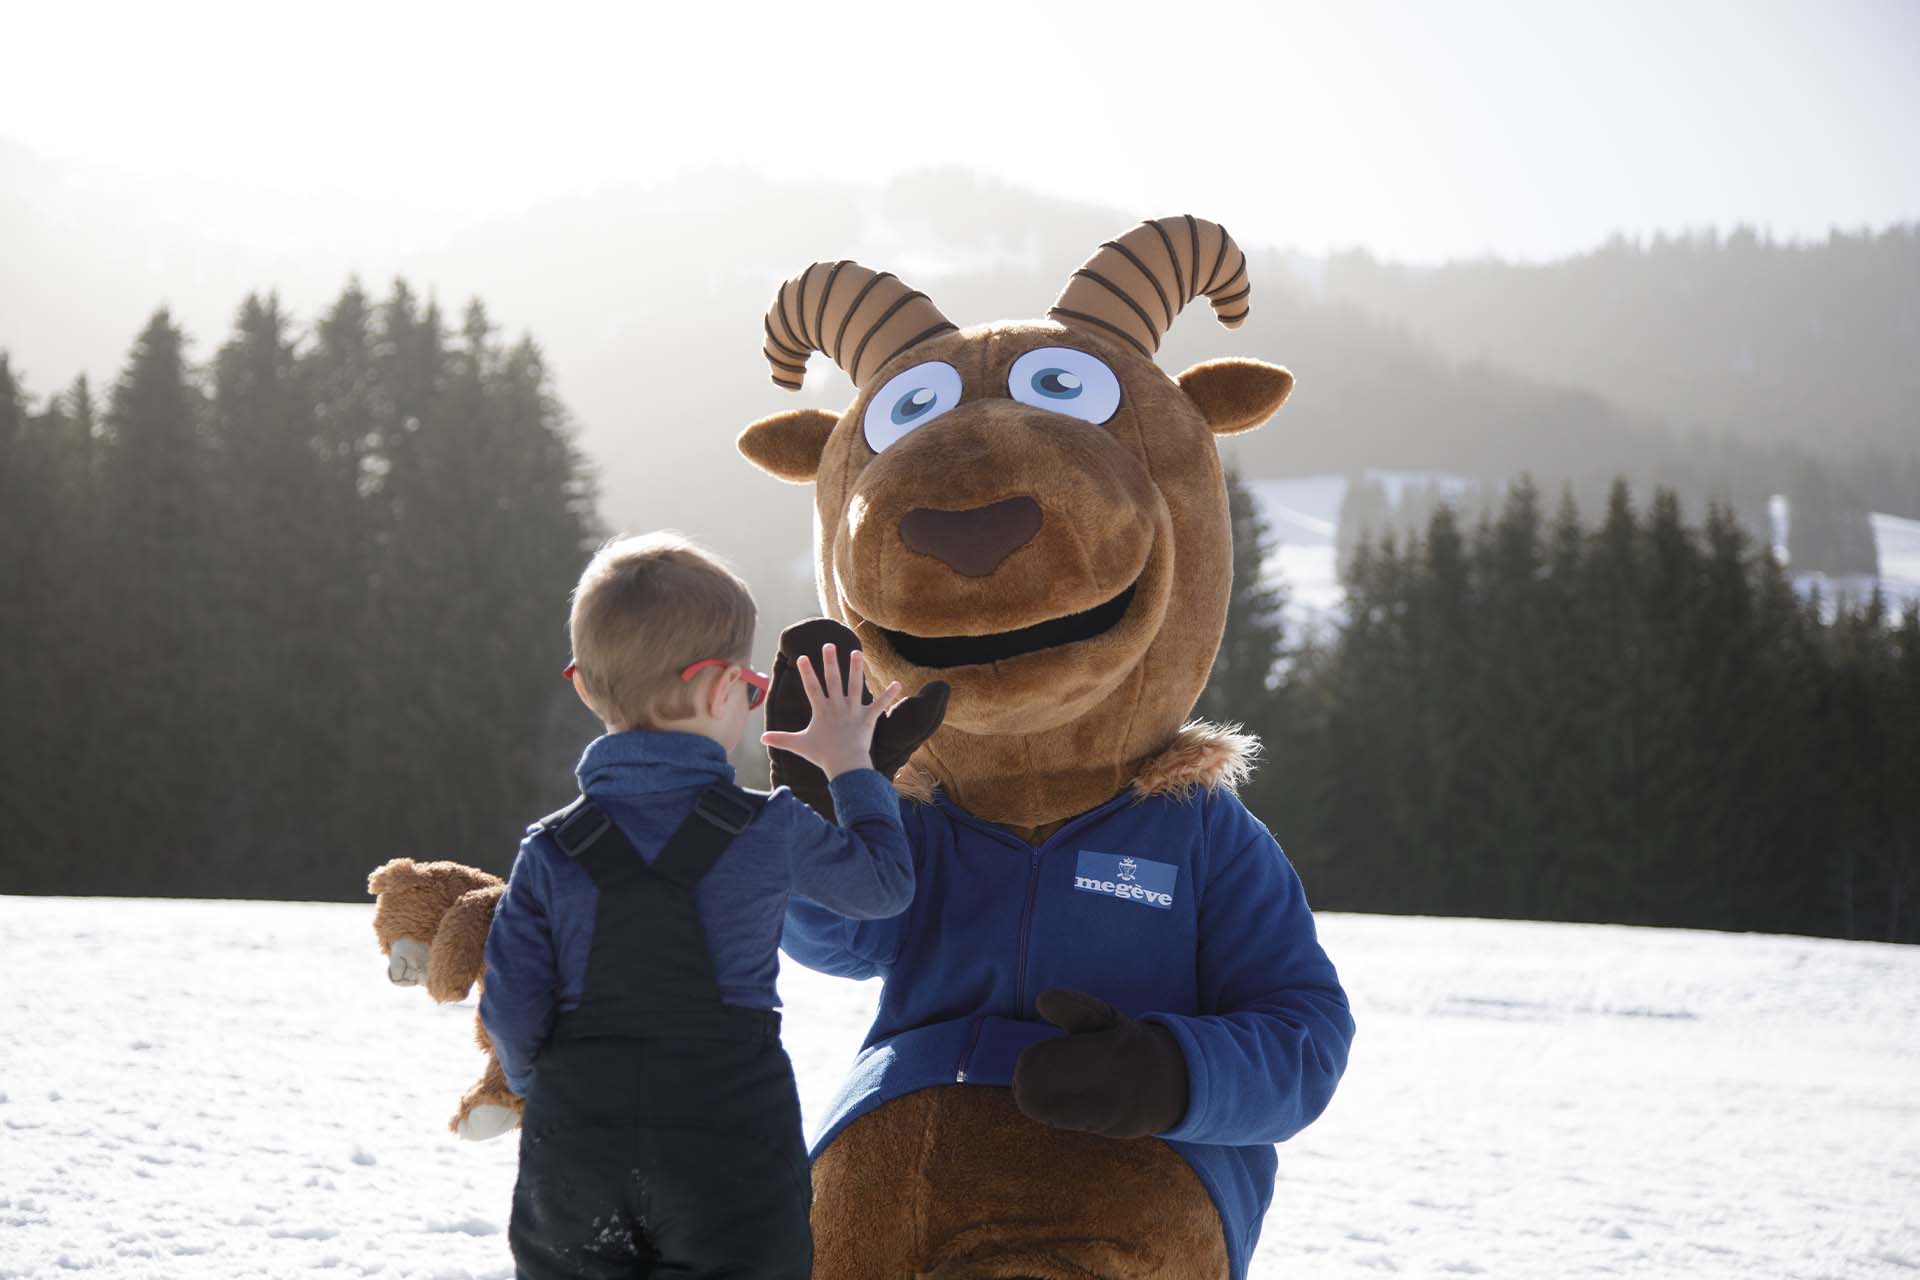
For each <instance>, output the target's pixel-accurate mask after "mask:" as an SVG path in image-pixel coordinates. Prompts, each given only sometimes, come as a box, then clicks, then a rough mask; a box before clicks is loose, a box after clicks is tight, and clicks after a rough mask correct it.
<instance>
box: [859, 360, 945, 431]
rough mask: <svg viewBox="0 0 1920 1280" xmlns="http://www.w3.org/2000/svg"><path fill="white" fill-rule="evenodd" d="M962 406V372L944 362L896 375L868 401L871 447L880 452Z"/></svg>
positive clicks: (919, 366) (937, 361) (917, 367)
mask: <svg viewBox="0 0 1920 1280" xmlns="http://www.w3.org/2000/svg"><path fill="white" fill-rule="evenodd" d="M959 403H960V371H959V370H958V369H956V368H954V367H953V366H952V365H950V364H947V363H945V362H944V361H940V360H929V361H927V362H926V363H925V364H917V365H915V366H913V368H911V369H908V370H906V371H904V372H902V373H896V374H894V375H893V376H892V377H891V378H888V379H887V382H886V385H885V386H883V387H881V388H880V390H879V391H877V392H875V393H874V397H873V399H872V400H870V401H868V402H867V416H866V421H865V426H866V433H867V446H868V447H869V448H870V449H872V450H873V451H874V452H875V453H880V452H882V451H884V450H885V449H886V447H887V446H888V445H890V444H894V443H896V442H898V441H899V439H900V437H902V436H904V435H906V434H907V433H908V432H909V431H912V430H913V429H914V428H915V427H923V426H925V425H926V424H927V423H929V422H932V421H933V420H934V419H935V418H937V417H939V416H940V415H941V414H943V413H945V412H946V411H947V410H949V409H951V408H953V407H954V406H955V405H957V404H959Z"/></svg>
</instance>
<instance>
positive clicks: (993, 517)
mask: <svg viewBox="0 0 1920 1280" xmlns="http://www.w3.org/2000/svg"><path fill="white" fill-rule="evenodd" d="M1039 532H1040V504H1039V503H1037V502H1035V501H1034V500H1033V499H1032V498H1028V497H1019V498H1008V499H1006V500H1005V501H1003V502H993V503H989V504H988V505H986V506H984V507H970V508H968V509H967V510H965V511H935V510H933V509H932V508H929V507H915V508H914V509H913V510H911V511H909V512H907V514H905V515H904V516H901V517H900V540H901V541H902V542H904V543H906V544H907V546H908V547H910V548H911V549H913V550H915V551H919V552H922V553H923V554H926V555H930V556H933V557H934V558H935V559H938V560H941V561H944V562H945V563H946V565H947V566H948V567H949V568H951V569H952V570H953V571H954V572H955V573H963V574H965V575H966V576H967V577H969V578H984V577H986V576H987V575H988V574H990V573H992V572H993V571H994V570H995V569H998V568H999V567H1000V562H1001V561H1002V560H1005V559H1006V558H1007V557H1008V556H1010V555H1012V554H1013V553H1014V552H1016V551H1018V550H1019V549H1020V548H1022V547H1024V546H1026V545H1027V544H1028V543H1029V542H1032V541H1033V536H1034V535H1035V534H1037V533H1039Z"/></svg>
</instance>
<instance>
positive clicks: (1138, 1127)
mask: <svg viewBox="0 0 1920 1280" xmlns="http://www.w3.org/2000/svg"><path fill="white" fill-rule="evenodd" d="M1034 1003H1035V1004H1036V1005H1037V1006H1038V1007H1039V1010H1040V1016H1041V1017H1043V1018H1045V1019H1046V1020H1047V1021H1048V1022H1051V1023H1053V1025H1055V1026H1056V1027H1059V1028H1060V1029H1061V1030H1063V1031H1065V1032H1066V1033H1067V1035H1066V1036H1065V1037H1064V1038H1063V1039H1059V1040H1042V1041H1041V1042H1040V1043H1038V1044H1035V1045H1031V1046H1029V1047H1028V1048H1027V1049H1026V1050H1025V1051H1024V1052H1022V1053H1021V1055H1020V1060H1019V1061H1018V1062H1016V1063H1015V1064H1014V1067H1013V1101H1014V1104H1015V1105H1016V1106H1018V1107H1019V1108H1020V1110H1022V1111H1024V1112H1026V1113H1027V1114H1028V1115H1029V1116H1032V1117H1033V1118H1034V1119H1035V1120H1038V1121H1040V1122H1041V1123H1042V1124H1050V1125H1052V1126H1053V1127H1054V1128H1056V1129H1080V1130H1083V1131H1085V1132H1087V1133H1097V1134H1101V1135H1102V1136H1104V1137H1108V1138H1144V1137H1146V1136H1147V1135H1148V1134H1152V1133H1164V1132H1166V1131H1167V1130H1168V1129H1171V1128H1173V1126H1175V1125H1176V1124H1179V1123H1180V1117H1181V1116H1183V1115H1185V1114H1186V1112H1187V1060H1186V1057H1185V1055H1183V1054H1182V1053H1181V1052H1180V1044H1179V1042H1178V1041H1177V1040H1175V1039H1174V1038H1173V1032H1171V1031H1169V1030H1167V1029H1166V1028H1165V1027H1163V1026H1160V1025H1159V1024H1158V1023H1153V1022H1140V1021H1137V1020H1136V1019H1133V1018H1129V1017H1128V1016H1127V1015H1126V1014H1124V1013H1121V1012H1120V1011H1119V1010H1117V1009H1115V1008H1114V1007H1113V1006H1112V1005H1110V1004H1108V1003H1107V1002H1106V1001H1105V1000H1101V999H1099V998H1098V997H1096V996H1090V995H1086V994H1083V993H1082V992H1079V991H1066V990H1054V991H1043V992H1041V993H1040V996H1039V998H1038V999H1037V1000H1036V1001H1035V1002H1034Z"/></svg>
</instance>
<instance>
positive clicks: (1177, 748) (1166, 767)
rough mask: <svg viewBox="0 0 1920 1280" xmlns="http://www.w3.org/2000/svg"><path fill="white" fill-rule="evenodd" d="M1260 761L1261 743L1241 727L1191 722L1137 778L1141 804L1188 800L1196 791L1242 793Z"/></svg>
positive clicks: (1135, 785)
mask: <svg viewBox="0 0 1920 1280" xmlns="http://www.w3.org/2000/svg"><path fill="white" fill-rule="evenodd" d="M1259 757H1260V739H1258V738H1256V737H1254V736H1253V735H1252V734H1250V733H1242V732H1240V726H1239V725H1237V724H1228V725H1219V724H1209V723H1207V722H1206V721H1205V720H1189V721H1187V723H1186V724H1184V725H1181V726H1180V732H1178V733H1176V734H1175V735H1174V736H1173V741H1172V742H1171V743H1169V744H1168V745H1167V749H1166V750H1164V751H1162V752H1161V753H1160V754H1159V755H1157V756H1153V757H1151V758H1149V759H1148V760H1147V762H1146V763H1145V764H1143V765H1141V766H1140V772H1139V773H1137V774H1136V775H1134V779H1133V794H1134V798H1135V799H1137V800H1146V799H1150V798H1151V797H1154V796H1169V797H1173V798H1176V799H1185V798H1186V797H1188V796H1190V795H1192V794H1193V791H1194V788H1195V787H1203V788H1205V789H1206V790H1208V791H1220V790H1225V791H1228V792H1233V791H1238V790H1239V789H1240V786H1241V784H1242V783H1244V782H1246V780H1247V779H1248V778H1250V777H1252V776H1253V766H1254V763H1255V762H1256V761H1257V760H1258V759H1259Z"/></svg>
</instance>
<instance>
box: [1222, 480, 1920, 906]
mask: <svg viewBox="0 0 1920 1280" xmlns="http://www.w3.org/2000/svg"><path fill="white" fill-rule="evenodd" d="M1232 492H1233V497H1234V501H1233V522H1234V541H1235V557H1236V560H1235V584H1234V597H1233V600H1232V602H1231V605H1230V613H1229V619H1228V625H1227V631H1226V635H1225V637H1224V639H1223V642H1222V645H1221V655H1220V660H1219V661H1218V662H1217V663H1216V666H1215V669H1214V673H1213V677H1212V680H1211V682H1210V684H1209V686H1208V688H1207V691H1206V694H1205V696H1204V698H1203V700H1202V704H1201V711H1202V713H1203V714H1206V715H1208V716H1209V717H1212V718H1217V719H1222V720H1234V721H1239V722H1241V723H1243V724H1245V725H1246V726H1247V727H1248V728H1250V729H1252V730H1253V731H1254V732H1255V733H1257V734H1258V735H1259V736H1260V737H1261V739H1262V740H1263V742H1264V743H1265V747H1266V751H1265V759H1264V762H1263V765H1262V767H1261V768H1260V769H1259V770H1258V771H1257V772H1256V773H1255V775H1254V778H1253V781H1252V783H1251V784H1250V785H1249V787H1248V788H1247V789H1246V791H1245V792H1244V793H1243V797H1244V798H1245V799H1246V801H1247V803H1248V805H1249V807H1250V808H1252V809H1253V810H1254V812H1255V813H1257V814H1258V815H1260V817H1261V818H1262V819H1263V820H1264V821H1265V822H1266V823H1267V825H1268V826H1269V827H1270V828H1271V829H1272V830H1273V832H1274V834H1275V835H1276V836H1277V837H1278V838H1279V839H1280V841H1281V843H1282V844H1283V845H1284V846H1285V847H1286V848H1287V850H1288V851H1289V855H1290V856H1291V857H1292V858H1293V860H1294V862H1295V863H1296V865H1298V867H1299V868H1300V871H1301V874H1302V877H1303V878H1304V879H1305V881H1306V884H1307V888H1308V891H1309V894H1310V895H1311V897H1312V899H1313V901H1314V904H1315V905H1316V906H1317V907H1322V908H1330V909H1335V910H1355V911H1381V912H1393V913H1408V914H1424V915H1474V916H1493V917H1506V918H1515V919H1548V920H1574V921H1609V922H1615V923H1623V924H1642V925H1664V926H1680V927H1691V928H1705V929H1728V930H1756V931H1764V932H1779V933H1802V934H1818V935H1827V936H1833V937H1842V938H1868V939H1880V940H1885V941H1897V942H1920V611H1917V610H1908V611H1907V612H1906V613H1905V614H1904V615H1903V616H1899V617H1895V616H1890V615H1889V613H1888V611H1887V610H1886V608H1885V607H1884V606H1883V605H1882V604H1881V603H1880V601H1879V600H1878V598H1877V597H1875V598H1874V599H1871V600H1869V601H1868V602H1866V603H1865V604H1863V605H1860V606H1858V607H1852V606H1845V605H1842V606H1840V607H1837V608H1836V607H1835V606H1834V605H1833V604H1832V602H1825V601H1821V600H1819V599H1817V598H1816V599H1811V600H1803V599H1801V598H1800V597H1799V596H1798V595H1796V593H1795V592H1794V590H1793V588H1792V586H1791V585H1790V584H1789V582H1788V580H1787V577H1786V575H1785V573H1784V572H1783V571H1782V569H1781V567H1780V566H1779V564H1778V563H1777V562H1776V561H1775V560H1774V558H1773V556H1772V555H1771V554H1770V553H1769V552H1767V551H1765V550H1764V549H1762V548H1759V547H1756V546H1755V545H1754V543H1753V541H1752V539H1751V538H1750V537H1749V536H1748V534H1747V533H1746V531H1745V530H1744V528H1743V527H1742V525H1741V523H1740V522H1739V521H1738V520H1737V519H1735V518H1734V516H1733V515H1732V513H1730V512H1729V511H1728V510H1727V509H1726V508H1725V507H1724V506H1719V505H1711V506H1709V507H1708V509H1707V511H1706V512H1705V515H1704V519H1703V520H1702V521H1701V522H1700V523H1698V524H1692V523H1689V522H1688V521H1687V519H1686V518H1685V517H1684V514H1683V512H1682V509H1681V504H1680V502H1679V500H1678V498H1676V497H1675V495H1674V494H1673V492H1672V491H1670V490H1661V491H1659V492H1657V493H1656V494H1655V496H1654V497H1653V499H1652V501H1651V502H1650V503H1649V504H1648V505H1647V507H1646V508H1645V509H1644V510H1637V509H1636V508H1635V506H1634V505H1633V502H1632V499H1631V497H1630V492H1629V489H1628V487H1627V486H1626V485H1625V484H1624V483H1620V484H1616V485H1615V486H1614V488H1613V491H1612V493H1611V494H1610V495H1609V497H1608V500H1607V502H1606V506H1605V509H1604V511H1602V512H1600V513H1598V516H1597V519H1595V520H1592V521H1589V520H1587V519H1585V518H1583V514H1582V512H1581V511H1580V510H1579V509H1578V507H1577V505H1576V504H1575V501H1574V499H1573V498H1572V496H1571V495H1567V494H1563V495H1562V497H1561V498H1560V499H1559V500H1558V502H1557V503H1555V504H1554V509H1553V510H1552V511H1551V512H1549V511H1547V510H1545V509H1544V505H1543V502H1542V498H1541V495H1540V493H1539V492H1538V491H1537V490H1536V489H1535V487H1534V486H1533V484H1532V483H1531V482H1530V481H1527V480H1524V479H1523V480H1521V481H1520V482H1518V483H1516V484H1514V485H1512V486H1509V488H1508V489H1507V492H1506V496H1505V498H1504V501H1503V502H1502V503H1501V504H1500V505H1499V506H1498V507H1497V509H1487V510H1484V511H1483V512H1482V513H1481V514H1479V515H1478V516H1473V517H1467V516H1463V514H1462V512H1461V511H1460V510H1458V509H1457V508H1456V506H1455V505H1454V504H1451V503H1445V502H1442V503H1438V504H1435V505H1434V506H1433V507H1432V510H1431V514H1430V516H1429V519H1428V523H1427V525H1426V527H1425V529H1424V530H1421V531H1420V532H1419V533H1417V534H1415V535H1413V536H1400V535H1396V534H1394V533H1387V534H1385V535H1384V536H1381V537H1379V538H1374V537H1371V536H1363V537H1361V538H1360V539H1359V540H1358V542H1357V544H1356V545H1355V547H1354V549H1353V551H1352V558H1351V560H1350V562H1349V563H1348V564H1347V565H1346V566H1345V569H1344V575H1343V576H1344V582H1345V586H1346V590H1347V600H1346V608H1345V610H1344V617H1343V618H1342V619H1341V620H1340V621H1339V622H1338V624H1337V625H1335V626H1334V627H1333V628H1332V629H1331V630H1330V631H1328V632H1327V633H1326V634H1324V635H1316V636H1305V637H1291V636H1287V635H1286V634H1285V633H1284V630H1285V629H1284V625H1283V621H1282V606H1283V605H1284V596H1283V594H1282V592H1281V591H1280V590H1279V589H1277V588H1276V587H1274V586H1273V585H1271V584H1269V583H1264V582H1262V581H1261V579H1260V577H1259V576H1258V574H1257V572H1256V570H1257V566H1258V565H1259V564H1260V563H1261V561H1262V560H1263V559H1264V557H1265V554H1266V552H1267V551H1268V550H1269V537H1270V536H1269V534H1268V532H1267V530H1266V528H1265V526H1264V524H1263V522H1262V520H1261V517H1260V514H1259V511H1258V509H1257V508H1256V506H1255V505H1254V504H1253V502H1252V501H1250V500H1249V499H1248V497H1247V495H1246V492H1245V490H1244V489H1243V488H1242V487H1241V486H1240V483H1239V481H1238V478H1237V477H1235V478H1234V479H1233V480H1232Z"/></svg>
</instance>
